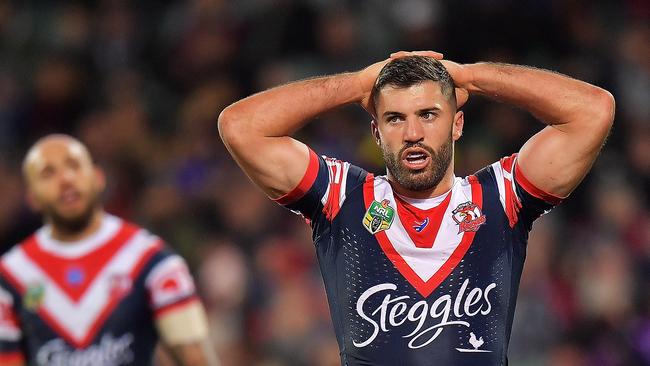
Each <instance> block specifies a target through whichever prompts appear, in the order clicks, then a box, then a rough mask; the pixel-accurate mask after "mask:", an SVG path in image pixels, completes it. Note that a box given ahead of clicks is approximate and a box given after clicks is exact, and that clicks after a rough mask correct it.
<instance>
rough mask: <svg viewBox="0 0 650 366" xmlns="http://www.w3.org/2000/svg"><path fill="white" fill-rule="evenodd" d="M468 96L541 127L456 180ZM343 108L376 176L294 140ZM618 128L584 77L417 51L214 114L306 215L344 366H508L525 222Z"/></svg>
mask: <svg viewBox="0 0 650 366" xmlns="http://www.w3.org/2000/svg"><path fill="white" fill-rule="evenodd" d="M474 95H483V96H486V97H488V98H491V99H494V100H496V101H499V102H504V103H509V104H512V105H514V106H517V107H520V108H523V109H525V110H527V111H528V112H530V113H531V114H532V115H533V116H535V117H536V118H537V119H538V120H540V121H541V122H542V123H544V124H545V125H546V127H544V128H543V129H542V130H541V131H539V132H538V133H537V134H535V135H534V136H532V137H531V138H530V139H529V140H528V141H527V142H526V143H525V144H524V145H523V146H522V147H521V149H520V150H519V152H517V153H514V154H513V155H511V156H507V157H503V158H502V159H500V160H499V161H496V162H494V163H493V164H491V165H489V166H487V167H485V168H484V169H482V170H480V171H478V172H476V173H475V174H472V175H470V176H467V177H456V176H455V174H454V161H453V155H454V144H455V142H456V141H458V140H459V139H460V137H461V135H462V132H463V126H464V115H463V112H462V111H460V110H458V108H459V107H460V106H462V105H463V104H464V103H465V102H466V101H467V98H468V97H469V96H474ZM352 103H358V104H361V105H362V106H363V107H364V108H365V109H366V110H367V111H369V113H371V114H372V117H373V121H372V122H371V125H370V128H371V133H372V135H373V137H374V138H375V141H376V143H377V145H378V146H379V147H380V149H381V152H382V154H383V157H384V161H385V164H386V168H387V171H386V175H383V176H374V175H373V174H371V173H368V172H366V171H365V170H363V169H361V168H359V167H356V166H354V165H352V164H350V163H348V162H344V161H340V160H337V159H333V158H328V157H321V156H318V155H317V154H316V153H315V152H313V151H312V150H311V149H310V148H309V147H307V146H306V145H304V144H303V143H301V142H299V141H297V140H295V139H293V138H292V137H291V135H292V134H293V133H294V132H295V131H296V130H298V129H300V128H301V127H303V126H304V125H305V124H306V123H307V122H308V121H309V120H311V119H312V118H314V117H316V116H317V115H318V114H320V113H323V112H325V111H328V110H331V109H334V108H337V107H339V106H342V105H346V104H352ZM613 118H614V99H613V97H612V96H611V94H610V93H608V92H607V91H605V90H603V89H601V88H598V87H596V86H593V85H590V84H587V83H585V82H582V81H578V80H575V79H572V78H569V77H567V76H564V75H561V74H558V73H554V72H550V71H546V70H540V69H536V68H531V67H525V66H516V65H506V64H495V63H476V64H466V65H465V64H463V65H461V64H458V63H454V62H452V61H448V60H444V59H442V55H441V54H440V53H437V52H432V51H422V52H398V53H395V54H393V55H391V58H389V59H387V60H384V61H381V62H378V63H375V64H373V65H371V66H369V67H367V68H365V69H363V70H361V71H359V72H352V73H344V74H339V75H332V76H326V77H320V78H314V79H310V80H303V81H298V82H294V83H290V84H287V85H283V86H280V87H277V88H273V89H270V90H266V91H264V92H261V93H258V94H255V95H252V96H249V97H247V98H245V99H242V100H240V101H238V102H236V103H234V104H232V105H231V106H229V107H227V108H226V109H225V110H224V111H223V112H222V113H221V115H220V116H219V131H220V135H221V138H222V139H223V141H224V143H225V145H226V147H227V148H228V150H229V151H230V153H231V154H232V156H233V158H234V159H235V160H236V161H237V163H238V164H239V165H240V166H241V168H242V169H243V170H244V171H245V172H246V174H247V175H248V176H249V177H250V179H251V180H252V181H253V182H254V183H255V184H257V185H258V186H259V187H260V188H262V190H264V192H265V193H266V194H267V195H268V196H269V197H270V198H272V199H273V200H275V201H277V202H278V203H280V204H282V205H284V206H285V207H287V208H288V209H291V210H293V211H297V212H299V213H301V214H302V215H303V216H305V218H307V219H308V220H309V222H310V225H311V227H312V230H313V232H314V233H313V237H314V244H315V247H316V253H317V256H318V260H319V264H320V268H321V272H322V275H323V279H324V282H325V288H326V291H327V296H328V301H329V305H330V312H331V316H332V321H333V324H334V328H335V333H336V337H337V340H338V343H339V348H340V351H341V363H342V365H351V366H352V365H396V364H406V365H432V364H436V365H437V364H440V365H506V364H507V349H508V343H509V338H510V331H511V328H512V320H513V314H514V308H515V302H516V299H517V290H518V286H519V279H520V276H521V272H522V268H523V263H524V258H525V252H526V243H527V239H528V233H529V231H530V230H531V227H532V223H533V221H534V220H535V219H537V218H538V217H539V216H541V215H542V214H544V213H546V212H548V211H549V210H551V209H552V208H553V207H554V206H555V205H557V204H559V203H560V202H561V201H562V200H564V199H565V198H566V197H567V196H568V195H569V194H570V193H571V191H572V190H573V189H574V188H575V187H576V186H577V185H578V183H579V182H580V181H581V180H582V179H583V177H584V176H585V175H586V174H587V172H588V170H589V169H590V167H591V166H592V164H593V162H594V160H595V159H596V156H597V155H598V153H599V151H600V149H601V147H602V145H603V143H604V141H605V138H606V136H607V134H608V132H609V130H610V128H611V125H612V122H613ZM253 146H254V148H251V147H253Z"/></svg>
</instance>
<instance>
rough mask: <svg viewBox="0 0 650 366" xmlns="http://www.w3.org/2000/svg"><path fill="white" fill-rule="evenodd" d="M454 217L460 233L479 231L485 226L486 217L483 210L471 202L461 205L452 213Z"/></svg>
mask: <svg viewBox="0 0 650 366" xmlns="http://www.w3.org/2000/svg"><path fill="white" fill-rule="evenodd" d="M451 214H452V217H453V219H454V221H456V224H457V225H458V233H459V234H460V233H462V232H464V231H465V232H466V231H477V230H478V228H479V227H480V226H481V225H483V224H485V215H483V213H482V212H481V209H480V208H479V207H478V206H477V205H476V204H475V203H474V202H471V201H467V202H465V203H461V204H460V205H458V207H456V208H455V209H454V210H453V211H452V212H451Z"/></svg>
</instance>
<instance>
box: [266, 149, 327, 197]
mask: <svg viewBox="0 0 650 366" xmlns="http://www.w3.org/2000/svg"><path fill="white" fill-rule="evenodd" d="M318 165H319V164H318V155H316V153H315V152H314V151H313V150H312V149H309V165H307V171H306V172H305V175H304V176H303V177H302V179H301V180H300V183H298V185H297V186H296V188H294V189H293V190H291V192H289V193H287V194H285V195H284V196H282V197H279V198H276V199H274V200H273V201H275V202H277V203H279V204H281V205H285V206H286V205H288V204H291V203H294V202H296V201H297V200H299V199H301V198H302V197H303V196H304V195H305V193H307V191H309V189H310V188H311V186H312V185H313V184H314V181H315V180H316V176H317V175H318Z"/></svg>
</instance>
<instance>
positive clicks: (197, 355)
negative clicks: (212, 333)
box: [169, 339, 219, 366]
mask: <svg viewBox="0 0 650 366" xmlns="http://www.w3.org/2000/svg"><path fill="white" fill-rule="evenodd" d="M169 350H170V352H171V355H172V357H173V358H174V359H175V361H176V363H177V364H178V365H179V366H218V365H219V361H218V360H217V357H216V355H215V353H214V350H212V349H211V345H210V342H209V341H208V340H207V339H205V340H202V341H197V342H192V343H188V344H184V345H177V346H170V347H169Z"/></svg>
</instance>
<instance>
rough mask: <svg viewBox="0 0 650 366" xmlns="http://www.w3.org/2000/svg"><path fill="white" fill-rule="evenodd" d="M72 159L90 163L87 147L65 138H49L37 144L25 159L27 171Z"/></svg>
mask: <svg viewBox="0 0 650 366" xmlns="http://www.w3.org/2000/svg"><path fill="white" fill-rule="evenodd" d="M66 157H72V158H77V159H79V160H81V161H90V160H91V159H90V155H89V153H88V150H87V149H86V147H85V146H84V145H83V144H82V143H81V142H79V141H77V140H75V139H73V138H70V137H65V136H60V137H59V136H57V137H49V138H45V139H43V140H41V141H39V142H37V143H36V144H35V145H34V146H33V147H32V148H31V149H30V150H29V152H28V153H27V156H26V157H25V168H26V169H30V170H31V169H38V168H42V167H43V166H45V165H47V163H49V162H53V161H56V160H58V159H61V158H66Z"/></svg>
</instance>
